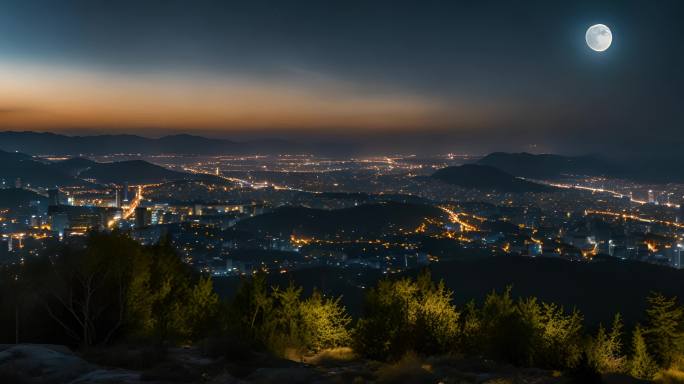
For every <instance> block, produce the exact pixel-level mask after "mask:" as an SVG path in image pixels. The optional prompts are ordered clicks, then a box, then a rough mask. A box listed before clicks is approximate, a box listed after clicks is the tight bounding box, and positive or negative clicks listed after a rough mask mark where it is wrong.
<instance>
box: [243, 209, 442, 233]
mask: <svg viewBox="0 0 684 384" xmlns="http://www.w3.org/2000/svg"><path fill="white" fill-rule="evenodd" d="M444 215H445V214H444V212H442V211H441V210H440V209H439V208H436V207H432V206H429V205H418V204H404V203H384V204H370V205H360V206H357V207H352V208H345V209H338V210H322V209H310V208H303V207H282V208H278V209H276V210H275V211H273V212H270V213H266V214H263V215H259V216H256V217H253V218H251V219H247V220H244V221H242V222H240V223H239V224H238V225H237V226H236V228H237V229H238V230H244V231H247V232H251V233H259V234H272V235H282V236H289V235H290V234H293V233H294V234H297V235H300V236H306V237H308V236H315V237H317V238H333V237H335V236H338V235H339V236H340V237H343V238H358V237H361V236H363V237H366V238H372V237H377V236H381V235H383V234H386V233H388V232H392V233H395V232H398V231H399V230H400V228H401V229H406V230H413V229H415V228H416V227H418V226H419V225H420V224H421V223H422V222H423V220H424V218H426V217H440V218H441V217H444Z"/></svg>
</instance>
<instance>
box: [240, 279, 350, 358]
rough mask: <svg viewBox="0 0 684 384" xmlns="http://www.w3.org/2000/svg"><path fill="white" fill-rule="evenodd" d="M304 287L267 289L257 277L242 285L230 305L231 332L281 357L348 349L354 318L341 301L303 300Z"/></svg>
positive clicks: (314, 296) (320, 297)
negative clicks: (232, 325)
mask: <svg viewBox="0 0 684 384" xmlns="http://www.w3.org/2000/svg"><path fill="white" fill-rule="evenodd" d="M301 293H302V288H300V287H295V286H294V285H293V284H292V283H291V284H290V285H289V286H288V287H287V288H286V289H280V288H279V287H273V288H268V287H267V286H266V277H265V275H262V274H258V275H256V276H255V277H254V278H253V279H252V280H251V281H246V282H244V283H243V285H242V286H241V288H240V290H239V292H238V294H237V295H236V297H235V299H234V300H233V303H231V306H230V310H229V311H230V318H231V319H232V323H233V324H234V327H233V329H231V330H230V332H234V333H235V332H237V333H241V334H244V335H249V338H250V339H251V340H252V342H253V345H254V346H257V347H258V346H260V347H264V348H266V349H268V350H270V351H271V352H274V353H276V354H277V355H280V356H286V355H288V356H291V357H294V356H301V355H302V354H304V353H307V352H318V351H320V350H321V349H324V348H334V347H341V346H346V345H347V344H348V341H349V339H350V333H349V330H348V327H349V324H350V322H351V318H350V317H349V315H347V312H346V310H345V309H344V307H343V306H342V305H341V304H340V299H339V298H337V299H331V298H326V297H324V296H323V295H322V294H321V293H320V292H318V291H314V293H313V294H312V295H311V297H309V298H308V299H305V300H302V298H301Z"/></svg>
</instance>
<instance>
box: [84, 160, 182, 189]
mask: <svg viewBox="0 0 684 384" xmlns="http://www.w3.org/2000/svg"><path fill="white" fill-rule="evenodd" d="M79 177H80V178H82V179H93V180H95V181H97V182H98V183H103V184H108V183H114V184H123V183H130V184H142V183H158V182H163V181H170V180H181V179H188V178H191V175H190V174H187V173H183V172H176V171H172V170H170V169H166V168H164V167H160V166H158V165H155V164H152V163H148V162H146V161H143V160H130V161H118V162H113V163H94V164H93V165H92V166H91V167H90V168H88V169H86V170H84V171H83V172H81V173H80V174H79Z"/></svg>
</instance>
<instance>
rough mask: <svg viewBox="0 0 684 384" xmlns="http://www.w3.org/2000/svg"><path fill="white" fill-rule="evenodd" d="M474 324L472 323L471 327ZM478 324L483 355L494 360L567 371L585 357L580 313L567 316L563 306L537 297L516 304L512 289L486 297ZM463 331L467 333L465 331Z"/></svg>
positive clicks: (521, 300)
mask: <svg viewBox="0 0 684 384" xmlns="http://www.w3.org/2000/svg"><path fill="white" fill-rule="evenodd" d="M470 312H471V313H478V312H476V311H474V310H472V309H471V310H470ZM475 323H476V322H475V321H474V320H470V324H471V325H472V324H475ZM479 324H480V330H479V335H480V336H479V339H480V340H481V345H482V348H481V352H482V353H484V354H486V355H488V356H490V357H492V358H495V359H499V360H505V361H508V362H510V363H513V364H516V365H526V366H530V365H538V366H543V367H548V368H557V369H564V368H572V367H574V366H575V365H576V364H577V363H578V362H579V359H580V357H581V354H582V348H581V335H582V316H581V315H580V314H579V312H577V311H572V312H571V313H566V312H565V311H564V310H563V308H562V307H560V306H558V305H555V304H549V303H539V301H538V300H537V299H536V298H534V297H530V298H526V299H519V300H518V301H517V302H516V301H514V300H513V298H512V297H511V288H510V287H508V288H507V289H506V290H505V291H504V292H503V293H502V294H497V293H496V292H492V293H490V294H489V295H488V296H487V298H486V299H485V301H484V304H483V306H482V309H481V310H480V311H479ZM462 332H463V333H466V330H465V329H464V328H462ZM468 337H470V338H472V337H473V336H468ZM466 340H467V338H466ZM471 345H472V342H471ZM466 347H468V346H466Z"/></svg>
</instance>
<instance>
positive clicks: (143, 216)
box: [135, 207, 152, 228]
mask: <svg viewBox="0 0 684 384" xmlns="http://www.w3.org/2000/svg"><path fill="white" fill-rule="evenodd" d="M151 222H152V215H151V213H150V211H149V210H148V209H147V207H137V208H135V227H136V228H144V227H146V226H148V225H150V223H151Z"/></svg>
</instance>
